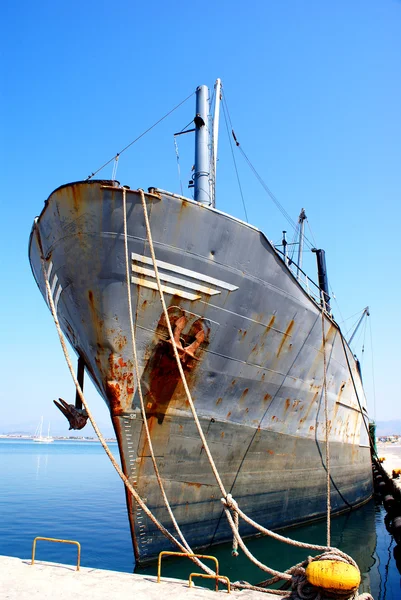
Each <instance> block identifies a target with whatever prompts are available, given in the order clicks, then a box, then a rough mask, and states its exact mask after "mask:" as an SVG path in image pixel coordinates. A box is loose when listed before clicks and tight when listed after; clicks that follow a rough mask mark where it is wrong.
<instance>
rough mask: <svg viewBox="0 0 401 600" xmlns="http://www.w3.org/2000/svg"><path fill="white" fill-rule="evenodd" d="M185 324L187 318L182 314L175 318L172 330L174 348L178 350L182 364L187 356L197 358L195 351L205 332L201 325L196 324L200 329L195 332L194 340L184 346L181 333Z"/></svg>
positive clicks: (202, 340) (203, 338) (186, 359)
mask: <svg viewBox="0 0 401 600" xmlns="http://www.w3.org/2000/svg"><path fill="white" fill-rule="evenodd" d="M186 324H187V319H186V317H185V316H184V315H182V316H181V317H179V318H178V319H177V320H176V322H175V327H174V331H173V336H174V342H175V345H176V348H177V350H178V355H179V357H180V359H181V361H182V362H183V363H184V364H185V363H186V362H187V361H188V359H189V358H192V359H194V360H199V359H198V358H197V357H196V356H195V352H196V350H197V349H198V348H199V346H200V345H201V344H202V342H204V340H205V332H204V331H203V329H202V326H201V325H198V326H199V327H200V329H199V331H198V332H197V333H196V334H195V339H194V341H193V342H192V344H189V346H186V347H184V346H183V345H182V343H181V333H182V331H183V329H184V327H185V325H186ZM168 342H169V343H171V341H170V340H168Z"/></svg>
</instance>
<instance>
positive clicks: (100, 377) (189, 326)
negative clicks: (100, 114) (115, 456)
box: [30, 181, 372, 562]
mask: <svg viewBox="0 0 401 600" xmlns="http://www.w3.org/2000/svg"><path fill="white" fill-rule="evenodd" d="M111 183H112V182H96V181H90V182H80V183H76V184H70V185H67V186H63V187H62V188H59V189H58V190H56V191H55V192H54V193H53V194H52V195H51V196H50V197H49V199H48V201H47V202H46V206H45V209H44V210H43V212H42V214H41V216H40V218H39V219H38V221H37V222H36V223H35V225H34V228H33V231H32V235H31V241H30V260H31V265H32V270H33V273H34V276H35V279H36V281H37V283H38V285H39V288H40V290H41V292H42V295H43V296H44V298H45V299H46V294H45V287H44V281H43V277H42V273H41V267H40V258H39V244H38V232H39V231H40V237H41V241H42V245H43V249H44V253H45V259H46V264H47V268H48V270H49V279H50V284H51V286H52V293H53V295H54V299H55V300H56V298H57V312H58V318H59V321H60V324H61V326H62V329H63V331H64V333H65V335H66V336H67V337H68V339H69V340H70V342H71V344H72V345H73V347H74V348H75V350H76V352H77V353H78V354H79V356H81V357H82V358H83V360H84V361H85V365H86V369H87V371H88V372H89V374H90V376H91V378H92V380H93V381H94V383H95V385H96V387H97V389H98V390H99V393H100V394H101V395H102V397H103V398H104V399H105V401H106V403H107V404H108V406H109V408H110V413H111V417H112V421H113V425H114V428H115V431H116V435H117V438H118V442H119V448H120V454H121V459H122V465H123V469H124V472H125V473H126V475H127V476H128V477H129V479H130V481H131V482H132V483H133V485H134V486H135V487H136V489H137V490H138V492H139V493H140V494H141V496H143V497H144V498H146V500H147V503H148V505H149V506H150V508H151V509H152V510H153V511H154V512H155V513H156V515H157V517H158V518H159V519H160V520H161V521H162V522H163V524H165V525H166V526H167V527H168V528H170V529H171V523H170V522H169V518H168V515H167V512H166V510H165V508H164V506H163V502H162V499H161V495H160V491H159V489H158V486H157V482H156V480H155V477H154V473H153V468H152V465H151V460H150V453H149V447H148V443H147V441H146V438H145V434H144V427H143V423H142V417H141V413H140V408H139V406H140V404H139V397H138V382H137V381H136V380H135V376H134V364H133V349H132V344H131V335H130V329H129V316H128V302H127V289H126V277H125V254H124V236H123V217H122V215H123V211H122V189H121V188H119V187H118V186H117V184H115V185H116V187H115V188H114V189H113V188H112V187H111ZM105 184H106V185H105ZM147 206H148V212H149V215H150V222H151V228H152V234H153V239H154V245H155V252H156V257H157V260H158V261H159V269H160V273H161V277H162V284H163V286H164V289H165V300H166V303H167V306H168V312H169V318H170V321H171V323H172V327H173V330H174V339H175V343H176V344H177V347H178V350H179V354H180V360H181V363H182V365H183V368H184V371H185V375H186V379H187V382H188V385H189V387H190V389H191V394H192V396H193V399H194V402H195V405H196V409H197V411H198V415H199V417H200V419H201V423H202V427H203V429H204V431H205V433H206V437H207V440H208V444H209V446H210V449H211V452H212V454H213V457H214V459H215V461H216V464H217V466H218V469H219V472H220V474H221V477H222V479H223V482H224V485H225V486H226V488H227V490H229V491H230V492H231V493H232V494H233V495H234V497H235V498H236V499H237V500H238V501H239V502H240V505H241V507H242V508H243V509H244V510H245V511H246V512H247V513H248V514H249V515H250V516H251V517H253V518H254V519H256V520H258V521H259V522H261V523H262V524H264V525H267V526H270V527H280V526H284V525H288V524H291V523H296V522H301V521H306V520H308V519H312V518H316V517H318V516H321V515H323V514H324V512H325V506H326V501H325V485H326V484H325V464H324V463H325V459H324V457H325V450H324V439H325V419H324V404H323V395H322V387H323V344H322V324H321V318H322V317H321V311H320V308H319V307H318V306H317V305H316V303H315V302H314V301H313V300H312V299H311V298H310V297H309V296H308V295H307V294H306V293H305V292H304V290H303V289H302V288H301V287H300V286H299V284H298V283H297V281H296V280H295V278H294V277H293V276H292V274H291V273H290V271H289V270H288V268H287V267H286V265H285V264H284V263H283V261H282V260H281V259H280V258H279V257H278V255H277V253H276V252H275V250H274V248H273V247H272V246H271V244H270V242H268V240H267V239H266V238H265V236H264V235H263V234H262V233H261V232H260V231H258V230H257V229H255V228H253V227H251V226H249V225H246V224H244V223H242V222H240V221H238V220H236V219H234V218H231V217H229V216H227V215H224V214H222V213H219V212H218V211H216V210H214V209H210V208H207V207H205V206H201V205H198V204H196V203H195V202H192V201H190V200H185V201H184V200H182V199H180V198H176V197H173V196H169V195H168V194H165V193H163V194H157V193H155V194H150V195H148V196H147ZM127 212H128V235H129V238H128V244H129V253H130V268H131V270H132V281H131V292H132V298H133V319H134V328H135V336H136V340H137V351H138V356H139V368H140V374H141V379H140V385H141V388H142V391H143V395H144V399H145V410H146V418H147V420H148V425H149V429H150V432H151V437H152V442H153V446H154V450H155V454H156V457H157V461H158V465H159V469H160V472H161V475H162V478H163V482H164V484H165V486H166V490H167V493H168V496H169V498H170V501H171V503H172V506H173V509H174V513H175V516H176V518H177V520H178V522H179V524H180V527H181V528H182V530H183V532H184V533H185V535H186V536H187V539H188V541H189V543H190V544H191V545H192V546H193V548H198V547H205V546H208V545H211V544H213V543H217V542H222V541H226V540H228V539H230V531H229V529H228V527H227V525H226V522H225V519H223V518H222V510H221V503H220V492H219V490H218V488H217V486H216V482H215V480H214V477H213V474H212V471H211V469H210V466H209V464H208V461H207V457H206V453H205V452H204V449H203V448H202V445H201V442H200V440H199V436H198V433H197V431H196V428H195V425H194V423H193V419H192V415H191V413H190V410H189V406H188V401H187V398H186V395H185V392H184V388H183V384H182V381H181V379H180V376H179V372H178V369H177V365H176V362H175V358H174V355H173V351H172V344H171V341H170V340H169V337H168V332H167V327H166V322H165V318H164V315H163V312H162V307H161V303H160V298H159V295H158V292H157V290H156V289H155V279H154V273H153V266H152V263H151V261H150V258H149V256H150V254H149V248H148V243H147V239H146V231H145V227H144V219H143V212H142V206H141V202H140V197H139V194H138V193H136V192H134V191H131V190H128V191H127ZM245 249H246V250H245ZM77 265H79V268H77ZM55 278H57V279H55ZM60 288H61V290H60ZM324 319H325V348H326V353H327V354H326V356H327V364H328V371H327V393H328V401H329V412H330V416H329V427H330V440H331V456H332V459H331V473H332V482H333V485H332V499H331V500H332V506H333V507H334V509H335V510H343V509H344V508H347V507H350V506H354V505H357V504H359V503H361V502H363V501H365V500H366V499H368V498H369V497H370V495H371V493H372V482H371V468H370V450H369V443H368V436H367V432H366V428H365V423H367V413H366V402H365V397H364V392H363V388H362V383H361V380H360V376H359V373H358V370H357V367H356V364H355V361H354V358H353V356H352V353H351V351H350V350H349V348H348V346H346V345H345V350H346V352H347V357H348V361H349V364H350V365H351V372H352V377H351V374H350V372H349V369H348V366H347V360H346V357H345V353H344V347H343V344H342V340H341V333H340V331H339V328H338V326H337V325H336V323H335V322H334V321H332V320H331V319H330V318H328V317H327V316H325V317H324ZM364 421H365V423H364ZM127 503H128V511H129V515H130V523H131V528H132V533H133V541H134V547H135V554H136V558H137V560H138V561H139V562H141V561H142V562H143V561H146V560H151V559H153V558H155V557H156V556H157V554H158V552H160V551H161V550H163V549H167V548H168V547H169V543H168V542H167V541H166V540H164V539H163V538H162V537H161V536H160V534H159V532H158V531H155V529H154V526H153V525H152V523H150V522H148V520H147V518H146V515H144V514H142V511H141V510H140V508H139V507H137V506H136V505H135V503H134V502H133V500H132V498H130V497H127ZM243 533H244V534H248V533H250V532H248V531H247V530H246V527H244V531H243Z"/></svg>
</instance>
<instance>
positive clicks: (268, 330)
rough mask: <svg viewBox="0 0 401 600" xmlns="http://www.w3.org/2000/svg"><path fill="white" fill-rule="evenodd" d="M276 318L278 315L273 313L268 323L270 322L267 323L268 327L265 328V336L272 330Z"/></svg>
mask: <svg viewBox="0 0 401 600" xmlns="http://www.w3.org/2000/svg"><path fill="white" fill-rule="evenodd" d="M275 320H276V315H272V316H271V317H270V321H269V323H268V324H267V326H266V329H265V330H264V332H263V335H264V336H265V335H267V334H268V333H269V332H270V329H271V328H272V327H273V325H274V321H275Z"/></svg>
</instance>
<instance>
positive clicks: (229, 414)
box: [226, 411, 231, 419]
mask: <svg viewBox="0 0 401 600" xmlns="http://www.w3.org/2000/svg"><path fill="white" fill-rule="evenodd" d="M230 417H231V411H229V412H228V413H227V416H226V419H229V418H230Z"/></svg>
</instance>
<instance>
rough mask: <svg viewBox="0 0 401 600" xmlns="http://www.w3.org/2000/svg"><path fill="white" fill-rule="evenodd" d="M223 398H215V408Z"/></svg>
mask: <svg viewBox="0 0 401 600" xmlns="http://www.w3.org/2000/svg"><path fill="white" fill-rule="evenodd" d="M222 400H223V398H217V402H216V406H218V405H219V404H220V403H221V402H222Z"/></svg>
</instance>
